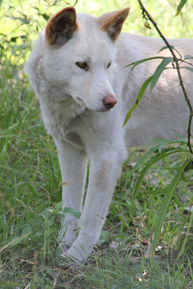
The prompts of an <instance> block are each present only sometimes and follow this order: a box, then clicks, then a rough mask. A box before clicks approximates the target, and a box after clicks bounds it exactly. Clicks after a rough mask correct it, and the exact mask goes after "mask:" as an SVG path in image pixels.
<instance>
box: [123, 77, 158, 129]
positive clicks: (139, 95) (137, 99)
mask: <svg viewBox="0 0 193 289" xmlns="http://www.w3.org/2000/svg"><path fill="white" fill-rule="evenodd" d="M152 78H153V75H151V76H150V77H149V78H147V79H146V81H145V82H144V83H143V84H142V86H141V88H140V90H139V92H138V95H137V98H136V101H135V103H134V104H133V105H132V107H131V108H130V110H129V111H128V112H127V114H126V117H125V120H124V123H123V127H124V126H125V125H126V123H127V122H128V120H129V119H130V117H131V114H132V112H133V111H134V109H135V108H136V107H137V106H138V105H139V103H140V102H141V99H142V97H143V95H144V93H145V90H146V88H147V87H148V85H149V83H150V82H151V81H152Z"/></svg>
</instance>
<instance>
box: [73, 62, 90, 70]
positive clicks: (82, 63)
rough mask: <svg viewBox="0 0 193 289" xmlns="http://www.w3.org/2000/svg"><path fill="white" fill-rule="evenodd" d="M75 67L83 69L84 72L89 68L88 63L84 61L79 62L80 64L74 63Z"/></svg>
mask: <svg viewBox="0 0 193 289" xmlns="http://www.w3.org/2000/svg"><path fill="white" fill-rule="evenodd" d="M76 65H77V66H78V67H79V68H81V69H84V70H85V71H88V70H89V66H88V63H86V62H84V61H80V62H76Z"/></svg>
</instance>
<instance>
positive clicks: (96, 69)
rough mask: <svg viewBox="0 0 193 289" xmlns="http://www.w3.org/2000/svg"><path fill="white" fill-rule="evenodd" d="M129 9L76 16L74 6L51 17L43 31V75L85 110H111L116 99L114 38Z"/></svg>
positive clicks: (119, 30)
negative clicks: (97, 15) (100, 14)
mask: <svg viewBox="0 0 193 289" xmlns="http://www.w3.org/2000/svg"><path fill="white" fill-rule="evenodd" d="M128 13H129V8H126V9H123V10H120V11H115V12H111V13H107V14H104V15H102V16H100V17H98V18H94V17H92V16H89V15H86V14H80V15H78V16H77V15H76V11H75V9H74V8H73V7H68V8H64V9H63V10H61V11H60V12H59V13H57V14H56V15H54V16H53V17H52V18H51V19H50V20H49V22H48V24H47V26H46V29H45V42H46V51H45V55H44V60H45V68H46V74H47V77H48V78H49V80H50V81H52V82H53V83H55V84H57V85H58V86H60V87H62V86H63V87H64V90H65V93H66V94H68V95H70V96H71V97H72V98H73V99H74V100H75V101H76V102H78V103H80V104H81V105H85V107H86V108H88V109H90V110H95V111H105V110H109V109H111V108H112V107H113V106H114V105H115V104H116V103H117V99H116V96H115V93H114V91H113V88H112V85H111V83H112V78H113V75H114V73H113V70H114V69H115V66H116V63H115V60H116V45H115V42H116V39H117V38H118V36H119V34H120V32H121V29H122V25H123V22H124V21H125V19H126V18H127V15H128Z"/></svg>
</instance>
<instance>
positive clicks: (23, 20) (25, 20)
mask: <svg viewBox="0 0 193 289" xmlns="http://www.w3.org/2000/svg"><path fill="white" fill-rule="evenodd" d="M10 18H11V19H13V20H19V21H20V22H22V23H24V24H29V23H30V20H29V19H27V18H21V17H10Z"/></svg>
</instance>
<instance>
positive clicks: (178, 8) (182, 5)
mask: <svg viewBox="0 0 193 289" xmlns="http://www.w3.org/2000/svg"><path fill="white" fill-rule="evenodd" d="M186 2H187V0H181V1H180V3H179V5H178V7H177V10H176V15H175V16H178V15H179V13H180V11H181V10H182V8H183V7H184V5H185V4H186Z"/></svg>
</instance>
